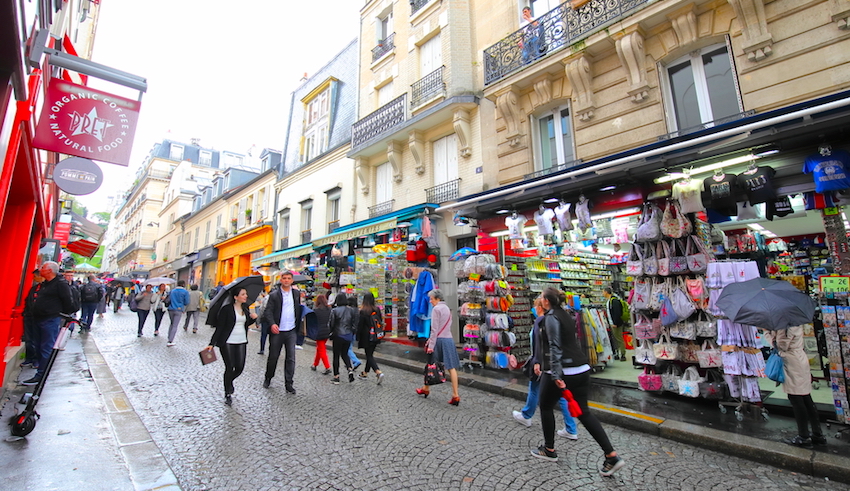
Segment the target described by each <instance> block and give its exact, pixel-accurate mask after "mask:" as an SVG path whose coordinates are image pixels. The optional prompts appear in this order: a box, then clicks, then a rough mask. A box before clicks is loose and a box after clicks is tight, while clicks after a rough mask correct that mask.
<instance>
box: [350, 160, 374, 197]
mask: <svg viewBox="0 0 850 491" xmlns="http://www.w3.org/2000/svg"><path fill="white" fill-rule="evenodd" d="M354 170H355V171H356V172H357V178H358V179H359V180H360V191H361V192H362V193H363V195H364V196H366V195H368V194H369V180H370V179H369V178H370V177H371V176H370V174H371V172H369V166H368V165H367V164H366V162H365V161H364V159H363V157H356V158H355V159H354Z"/></svg>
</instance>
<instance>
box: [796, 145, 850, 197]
mask: <svg viewBox="0 0 850 491" xmlns="http://www.w3.org/2000/svg"><path fill="white" fill-rule="evenodd" d="M848 165H850V154H849V153H847V152H845V151H844V150H833V151H832V153H831V154H830V155H820V154H818V155H812V156H810V157H808V158H806V163H805V164H803V172H805V173H806V174H812V175H813V177H814V179H815V191H817V192H819V193H824V192H826V191H837V190H839V189H847V188H850V177H848V173H847V172H848V171H847V166H848Z"/></svg>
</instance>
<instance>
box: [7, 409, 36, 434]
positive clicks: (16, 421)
mask: <svg viewBox="0 0 850 491" xmlns="http://www.w3.org/2000/svg"><path fill="white" fill-rule="evenodd" d="M37 419H38V415H37V414H27V415H26V416H24V415H23V414H19V415H17V416H12V420H11V425H12V434H13V435H15V436H27V435H29V434H30V433H32V430H34V429H35V423H36V420H37Z"/></svg>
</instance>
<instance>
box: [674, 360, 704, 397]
mask: <svg viewBox="0 0 850 491" xmlns="http://www.w3.org/2000/svg"><path fill="white" fill-rule="evenodd" d="M700 382H705V379H704V378H702V377H700V376H699V372H698V371H697V367H688V368H687V370H685V374H684V375H682V378H680V379H679V395H680V396H685V397H699V383H700Z"/></svg>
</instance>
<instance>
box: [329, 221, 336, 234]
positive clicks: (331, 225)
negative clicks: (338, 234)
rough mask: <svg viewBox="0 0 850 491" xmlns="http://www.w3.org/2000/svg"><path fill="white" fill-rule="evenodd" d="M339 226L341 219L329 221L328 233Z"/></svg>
mask: <svg viewBox="0 0 850 491" xmlns="http://www.w3.org/2000/svg"><path fill="white" fill-rule="evenodd" d="M338 228H339V220H334V221H332V222H328V233H332V232H333V231H334V230H336V229H338Z"/></svg>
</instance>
